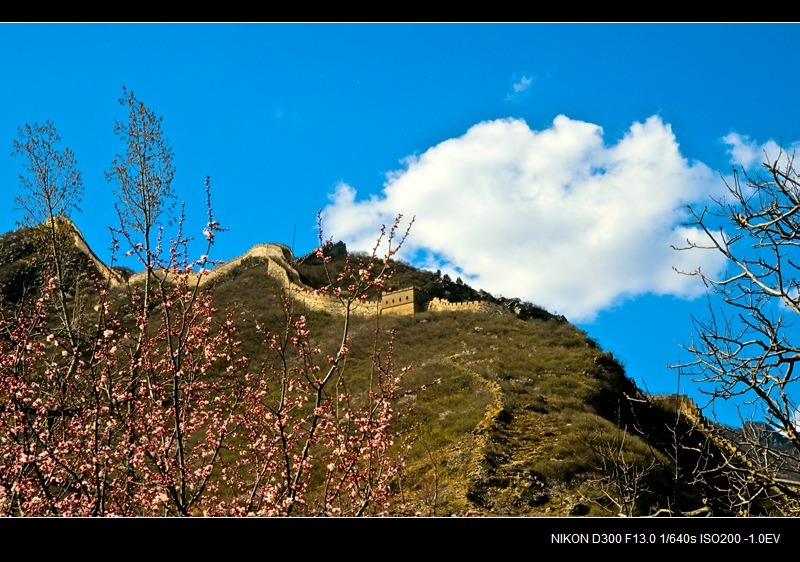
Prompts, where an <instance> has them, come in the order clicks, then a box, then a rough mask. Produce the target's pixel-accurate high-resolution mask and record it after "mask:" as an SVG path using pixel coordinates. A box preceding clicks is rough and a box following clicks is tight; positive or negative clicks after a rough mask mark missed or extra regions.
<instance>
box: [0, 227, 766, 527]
mask: <svg viewBox="0 0 800 562" xmlns="http://www.w3.org/2000/svg"><path fill="white" fill-rule="evenodd" d="M75 232H76V233H77V235H76V236H75V237H74V241H75V242H76V243H75V244H74V245H73V246H72V253H71V254H70V256H71V257H70V260H69V261H70V263H71V264H72V267H73V268H74V270H75V271H78V272H80V275H83V276H87V275H86V274H87V273H89V272H93V273H95V274H96V275H97V276H99V277H105V278H108V279H110V280H111V283H110V287H111V291H112V292H115V291H116V292H118V293H119V294H120V295H122V294H124V293H125V292H127V291H131V290H134V289H132V288H135V286H136V284H137V283H138V281H139V280H140V279H141V274H134V275H129V276H127V279H126V276H125V275H123V274H122V273H121V272H118V271H117V272H115V271H113V270H111V269H109V268H108V267H106V266H105V265H103V264H102V263H100V262H99V260H98V259H97V257H96V256H95V255H94V254H93V253H92V252H91V250H90V249H89V248H88V246H87V245H86V244H85V242H83V237H82V236H80V235H79V231H78V230H77V229H75ZM34 239H35V237H33V236H32V232H31V230H29V229H19V230H16V231H13V232H9V233H6V234H4V235H2V237H0V293H1V294H2V296H3V299H4V301H3V303H4V306H5V307H8V308H7V309H6V310H9V311H10V310H11V308H13V307H14V306H15V304H16V303H18V302H21V301H22V300H23V299H24V298H25V296H26V295H29V294H34V293H35V290H36V287H37V284H38V283H39V282H40V281H41V275H42V271H44V266H45V265H46V260H45V261H43V260H41V259H40V258H37V257H36V256H37V250H36V244H35V243H34ZM333 250H335V251H332V252H331V253H330V254H329V256H330V257H331V260H330V261H329V262H328V263H327V264H325V266H326V267H328V268H329V270H330V271H332V272H333V273H334V276H335V274H336V272H337V271H338V270H337V268H342V267H343V264H344V263H345V260H346V259H348V257H349V254H348V252H347V250H346V248H345V247H344V245H343V244H340V245H337V246H336V247H335V248H334V249H333ZM323 265H324V262H323V261H322V260H320V259H318V258H317V257H315V256H314V255H309V256H305V257H301V258H299V259H298V258H295V257H294V256H293V255H292V254H291V251H290V250H289V249H288V248H287V247H285V246H282V245H278V244H263V245H257V246H254V247H253V248H252V249H251V250H250V251H249V252H248V253H246V254H245V255H243V256H241V257H239V258H236V259H235V260H230V261H229V262H227V263H225V264H223V265H221V266H218V267H217V268H215V269H214V270H213V271H212V273H211V274H210V275H207V276H205V277H204V278H203V279H202V280H201V285H202V286H203V287H205V288H213V302H214V306H215V307H216V308H217V309H218V310H219V311H223V312H230V313H231V314H232V317H234V318H239V319H241V323H240V325H239V328H238V330H239V331H238V335H239V337H240V338H241V339H242V344H241V352H242V354H243V355H245V356H248V357H250V358H251V361H253V362H255V361H254V360H255V359H258V358H260V357H262V356H263V355H264V353H265V352H264V349H263V344H262V341H261V340H260V339H258V338H257V334H256V328H257V327H261V326H265V325H266V326H268V327H271V328H272V329H275V330H278V329H280V327H281V325H282V323H283V322H284V319H283V314H284V309H283V303H282V301H281V294H282V292H283V293H284V294H287V295H288V296H289V298H290V301H291V302H292V303H293V307H294V312H295V313H297V314H302V315H303V316H304V317H305V318H306V319H307V321H308V324H309V326H311V327H313V330H314V332H313V338H314V342H315V343H316V345H318V346H319V347H320V348H321V349H326V348H327V347H331V346H335V343H336V340H337V338H338V337H339V334H340V324H341V318H340V315H341V306H340V303H339V302H338V301H337V300H336V299H334V298H332V297H329V296H326V295H324V294H320V293H319V291H315V289H316V290H318V289H320V288H321V287H322V286H323V285H324V283H325V280H326V279H327V277H326V276H325V275H324V274H323V273H324V269H323ZM395 265H396V273H395V275H394V277H393V278H392V279H391V285H392V286H391V287H390V288H403V287H408V286H416V287H419V288H420V289H421V290H422V291H423V292H424V294H425V295H426V297H427V298H428V299H429V300H430V301H431V302H432V301H433V299H438V300H437V301H436V302H442V303H462V306H453V307H449V308H448V307H447V306H442V307H440V308H439V309H438V310H433V309H431V308H430V307H429V308H423V309H421V310H419V311H418V312H416V313H414V314H397V315H383V314H381V315H379V314H377V311H378V300H379V298H380V297H381V295H380V294H377V293H376V294H373V295H371V298H370V299H369V300H367V301H366V302H365V303H363V304H362V305H360V306H358V307H356V308H354V309H353V311H352V312H353V315H352V318H351V322H352V326H351V331H350V334H351V339H350V341H349V350H350V356H349V358H348V363H347V369H348V370H349V372H350V373H351V374H353V375H354V376H353V378H351V379H350V380H351V381H354V382H351V384H352V385H353V386H352V388H351V389H350V390H351V391H352V392H353V393H354V394H357V393H359V392H366V391H367V388H366V386H365V384H366V383H360V382H358V381H359V380H360V379H359V377H360V374H361V373H368V372H369V370H370V368H371V367H370V362H371V357H372V353H373V349H374V346H375V345H376V343H375V341H376V334H378V335H383V334H386V333H389V332H393V333H394V334H395V335H396V340H395V343H394V347H393V352H394V356H393V361H394V365H396V366H398V368H399V367H400V366H403V367H409V369H408V372H407V373H406V374H405V376H404V378H403V389H404V390H405V392H404V393H402V394H401V395H402V398H401V399H400V401H399V402H398V403H399V405H400V406H399V408H400V410H399V411H400V413H401V414H402V415H401V416H400V417H398V418H397V420H396V423H398V424H400V425H401V426H402V427H404V428H406V429H407V430H408V435H409V436H410V437H412V438H413V439H412V441H411V446H410V449H408V451H407V465H406V469H407V474H406V476H405V478H404V480H403V483H402V494H403V497H404V498H405V499H406V500H407V501H408V502H410V503H411V504H412V505H413V506H414V509H415V511H417V512H418V513H421V514H424V515H437V516H445V515H481V516H550V517H566V516H608V515H618V514H625V515H656V514H661V515H663V514H669V515H714V516H726V515H738V514H741V513H740V512H738V511H736V510H734V508H733V507H732V506H731V503H730V501H729V499H728V498H727V497H726V495H725V494H724V493H721V492H720V490H730V489H732V486H733V484H732V480H731V478H732V476H733V472H732V471H731V472H729V471H730V470H731V468H730V467H728V468H726V459H728V458H729V456H726V452H727V449H726V447H728V446H729V445H730V446H731V447H732V445H731V443H730V442H729V441H727V440H725V438H724V437H723V436H721V435H720V432H719V431H718V430H719V429H720V428H717V427H715V426H713V424H711V423H709V422H708V421H707V420H705V419H704V418H703V417H702V414H701V413H700V412H699V410H698V409H697V407H696V406H695V405H694V404H692V403H691V401H690V400H688V399H687V398H685V397H672V396H648V395H646V394H645V393H643V392H642V391H641V390H640V389H639V388H637V386H636V385H635V383H634V382H633V381H632V380H631V379H630V378H628V377H627V376H626V374H625V371H624V368H623V367H622V366H621V365H620V363H619V362H618V361H617V360H616V359H615V357H614V355H613V351H611V350H604V349H601V348H600V347H599V346H598V345H597V344H596V342H594V341H593V340H592V339H591V338H589V337H588V336H587V335H586V334H585V333H584V332H583V331H581V330H579V329H578V328H576V327H575V326H573V325H572V324H570V323H569V322H568V321H566V319H564V318H563V317H559V316H555V315H552V314H550V313H549V312H547V311H546V310H544V309H543V308H541V307H538V306H535V305H533V304H531V303H525V302H521V301H520V300H519V299H507V298H497V297H494V296H492V295H489V294H487V293H485V292H482V291H476V290H474V289H472V288H471V287H469V286H467V285H466V284H464V283H463V282H461V280H457V281H456V282H453V281H452V280H450V279H449V278H446V276H444V277H443V276H441V275H440V274H438V273H433V272H426V271H422V270H418V269H416V268H414V267H412V266H410V265H408V264H404V263H397V264H395ZM87 287H88V285H87ZM84 290H86V291H89V290H90V288H85V289H84ZM112 301H113V299H112ZM469 303H472V304H473V305H474V306H463V305H464V304H469ZM437 381H440V382H437ZM417 389H424V390H419V391H418V390H417ZM729 431H730V430H729ZM728 435H729V436H730V435H731V434H730V433H729V434H728ZM712 437H713V438H712ZM700 464H703V466H704V469H703V477H702V478H697V477H696V476H697V474H696V470H697V467H698V465H700ZM747 509H748V510H749V512H748V513H750V514H769V513H771V511H770V510H771V509H773V504H772V502H770V501H763V502H757V501H756V502H752V504H751V505H748V506H747Z"/></svg>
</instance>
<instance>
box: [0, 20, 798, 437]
mask: <svg viewBox="0 0 800 562" xmlns="http://www.w3.org/2000/svg"><path fill="white" fill-rule="evenodd" d="M798 39H800V27H798V25H796V24H751V23H740V24H700V23H697V24H681V23H678V24H649V23H639V24H572V23H564V24H512V23H507V24H489V23H484V24H455V23H453V24H434V23H429V24H413V23H404V24H387V23H371V24H340V23H330V24H323V23H312V24H300V23H293V24H288V23H287V24H268V23H262V24H244V23H242V24H235V23H212V24H189V23H187V24H172V23H162V24H115V23H106V24H99V23H98V24H91V23H90V24H17V23H5V24H0V69H1V70H2V77H3V79H2V81H1V82H0V102H1V105H0V107H2V109H0V231H2V232H6V231H8V230H11V229H13V228H15V227H16V223H17V221H18V220H20V219H21V214H20V213H19V212H18V211H16V210H15V208H14V207H15V205H14V197H15V196H16V195H18V193H19V187H18V186H19V182H18V175H19V174H20V172H21V171H22V168H21V164H22V163H21V161H20V160H19V159H18V158H15V157H12V156H11V151H12V148H13V140H14V139H15V138H16V135H17V128H18V127H20V126H22V125H24V124H25V123H36V122H39V123H42V122H44V121H47V120H50V121H53V122H54V124H55V125H56V128H57V130H58V132H59V134H60V135H61V137H62V139H63V145H64V146H68V147H70V148H71V149H72V150H73V151H74V152H75V155H76V158H77V161H78V166H79V168H80V170H81V172H82V174H83V180H84V185H85V193H84V200H83V202H82V205H81V212H79V213H76V214H74V215H73V219H74V221H75V222H76V223H77V225H78V226H79V228H80V229H81V230H82V232H83V233H84V235H85V236H86V238H87V240H88V241H89V244H90V245H91V246H92V248H93V249H94V250H95V252H96V253H97V254H98V255H99V256H100V257H101V258H103V259H108V258H110V252H109V250H108V247H109V244H110V236H109V231H108V227H109V226H116V225H117V219H116V215H115V212H114V207H113V204H114V196H113V191H112V186H111V185H109V184H108V183H107V182H106V180H105V176H104V172H105V171H106V170H108V168H109V167H110V164H111V162H112V160H113V158H114V156H115V155H116V154H118V153H120V152H122V151H123V150H124V147H123V146H122V144H121V141H119V139H118V138H117V137H115V136H114V133H113V127H114V121H115V120H120V121H122V120H124V119H125V117H126V113H125V109H124V108H123V107H122V106H121V105H120V104H119V102H118V100H119V98H120V97H121V95H122V87H123V86H126V87H127V88H128V89H129V90H132V91H133V92H134V93H135V95H136V96H137V97H138V98H139V99H140V100H142V101H143V102H145V103H146V104H147V105H148V107H150V109H152V110H153V111H155V112H156V113H157V114H159V115H161V116H162V117H163V129H164V132H165V135H166V137H167V138H168V140H169V142H170V144H171V145H172V147H173V149H174V152H175V166H176V169H177V174H176V178H175V184H174V187H175V190H176V192H177V196H178V198H179V200H181V201H185V202H186V205H187V207H186V208H187V212H188V214H189V221H188V224H187V229H188V231H189V232H195V231H196V236H197V237H198V239H200V238H202V234H201V231H202V228H203V225H204V221H205V208H204V204H205V194H204V187H203V182H204V179H205V177H206V176H210V178H211V184H212V197H213V207H214V213H215V218H216V219H217V220H219V221H220V222H221V223H222V225H223V227H226V228H228V229H229V230H228V231H227V232H225V233H223V234H221V235H220V236H219V237H218V240H217V244H216V246H215V248H214V254H213V255H212V256H211V257H212V258H216V259H220V260H228V259H231V258H234V257H236V256H238V255H241V254H243V253H245V252H246V251H247V250H248V249H249V248H250V247H252V246H253V245H254V244H257V243H262V242H281V243H284V244H287V245H290V246H292V247H293V249H294V253H295V255H298V256H299V255H303V254H305V253H307V252H309V251H311V250H312V249H313V248H314V247H315V245H316V244H317V231H316V217H317V212H318V211H322V213H323V217H324V226H325V234H326V235H327V236H331V237H333V238H334V239H335V240H339V239H341V240H344V241H345V242H346V243H347V244H348V247H349V248H350V249H351V250H355V249H368V248H369V247H371V244H372V243H373V242H374V240H375V235H376V234H377V232H378V228H379V227H380V225H381V224H382V223H386V222H391V220H392V219H393V218H394V216H396V215H397V214H398V213H402V214H403V215H404V216H405V217H406V218H409V217H412V216H414V217H415V223H414V226H413V228H412V230H411V235H410V238H409V241H408V245H407V247H406V253H405V254H403V255H402V256H401V257H403V258H404V259H406V260H407V261H412V262H414V263H415V264H416V265H419V266H424V267H428V268H432V269H441V270H442V271H443V272H449V273H450V274H451V276H453V277H454V278H455V276H460V277H462V279H463V280H464V281H465V282H467V283H468V284H470V285H471V286H473V287H475V288H476V289H484V290H486V291H488V292H490V293H492V294H495V295H498V296H499V295H502V296H506V297H519V298H522V299H523V300H526V301H530V302H533V303H535V304H539V305H541V306H544V307H545V308H547V309H549V310H551V311H552V312H557V313H560V314H564V315H565V316H566V317H567V318H568V319H569V320H570V321H572V322H573V323H574V324H576V325H577V326H579V327H580V328H581V329H583V330H585V331H586V332H587V333H588V334H589V335H590V336H591V337H593V338H594V339H595V340H597V341H598V342H599V343H600V345H601V346H602V347H603V348H604V349H606V350H608V351H611V352H612V353H614V355H615V356H616V357H618V358H619V359H620V360H621V361H622V362H623V364H624V365H625V367H626V370H627V373H628V375H629V376H630V377H631V378H633V379H634V380H635V381H636V382H637V384H638V385H639V386H640V387H642V388H644V389H646V390H648V391H650V392H651V393H672V392H675V391H676V390H677V389H678V382H679V381H678V378H677V375H676V372H675V371H674V370H672V369H669V368H668V367H667V365H668V364H673V363H676V362H678V361H679V360H681V358H685V354H684V353H683V352H682V351H681V347H680V345H681V344H686V343H688V342H689V341H690V339H691V337H692V326H691V321H690V317H691V315H692V314H703V313H704V309H705V299H704V296H703V295H704V292H703V287H702V285H700V284H699V283H698V282H697V280H696V279H694V278H688V277H685V276H680V275H678V274H676V273H675V272H674V271H673V269H672V267H673V266H677V267H682V268H691V267H694V266H696V265H703V267H704V270H706V271H715V270H719V269H720V268H721V267H722V265H723V264H722V263H721V262H720V261H719V260H718V259H715V258H714V256H712V255H696V253H694V254H692V253H690V252H675V251H674V250H672V249H671V248H670V244H673V243H680V242H681V241H682V240H684V239H685V238H686V237H687V236H689V237H692V236H694V233H693V232H692V231H691V230H686V229H685V228H684V227H683V226H682V223H683V221H684V220H685V219H686V214H685V206H686V205H687V204H692V205H698V206H702V205H703V204H704V203H706V202H708V197H709V196H712V195H718V194H720V193H721V192H722V189H723V188H724V185H723V182H722V178H721V174H729V173H730V171H731V169H732V166H734V165H738V164H743V165H746V166H750V165H752V164H756V165H757V164H758V162H759V160H758V155H759V154H760V151H761V150H762V148H763V147H765V146H774V144H775V143H783V144H784V146H790V145H792V144H793V143H795V141H798V140H800V112H798V111H795V106H796V103H797V102H796V92H797V91H798V89H800V88H798V80H800V60H798V59H797V55H796V47H797V43H798ZM770 143H772V144H770ZM754 158H755V159H754ZM121 263H122V265H130V266H133V265H134V264H127V263H126V262H125V261H122V262H121ZM715 268H716V269H715ZM680 384H681V391H682V392H688V393H690V394H693V395H697V393H696V388H695V386H696V385H694V384H693V383H691V381H687V380H681V381H680ZM697 396H698V401H699V402H701V403H703V399H702V398H701V397H699V395H697ZM717 414H718V415H719V416H720V419H721V420H722V421H726V422H734V421H735V416H734V412H733V410H732V409H730V408H727V409H726V408H718V409H717Z"/></svg>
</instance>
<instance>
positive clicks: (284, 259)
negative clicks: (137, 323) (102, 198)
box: [67, 220, 513, 316]
mask: <svg viewBox="0 0 800 562" xmlns="http://www.w3.org/2000/svg"><path fill="white" fill-rule="evenodd" d="M67 222H68V224H67V227H68V228H70V229H71V231H72V235H73V238H74V241H75V245H76V247H77V248H78V249H79V250H80V251H82V252H83V253H85V254H86V255H87V256H89V257H90V258H91V259H92V260H93V262H94V263H95V265H96V267H97V268H98V269H99V270H100V272H101V273H102V274H103V275H105V277H106V278H107V279H109V282H110V283H111V285H112V286H120V285H123V284H126V283H128V284H130V283H137V282H140V281H143V280H144V279H145V276H146V272H144V271H142V272H139V273H136V274H133V275H131V276H130V277H129V278H128V279H127V280H126V279H124V278H123V276H122V275H121V274H120V273H119V272H118V271H116V270H114V269H113V268H111V267H109V266H107V265H106V264H105V263H103V261H102V260H101V259H99V258H98V257H97V255H96V254H95V253H94V252H93V251H92V249H91V248H90V247H89V244H88V243H87V242H86V240H85V239H84V237H83V234H82V233H81V231H80V230H79V229H78V228H77V227H76V226H75V225H74V224H73V223H72V222H71V221H69V220H67ZM248 259H257V260H263V261H265V262H266V265H267V274H268V275H270V276H271V277H273V278H274V279H276V280H277V281H278V282H279V283H280V285H281V287H283V288H284V289H285V290H286V291H287V292H288V293H289V294H290V295H291V297H292V298H293V299H294V300H295V302H298V303H299V304H301V305H302V306H305V307H307V308H309V309H311V310H315V311H324V312H327V313H330V314H341V313H342V312H343V310H344V308H343V306H342V303H341V302H340V301H339V299H337V298H336V297H334V296H331V295H327V294H322V293H320V292H317V291H314V290H313V289H312V288H310V287H307V286H305V285H304V284H303V283H302V281H301V279H300V275H299V273H298V272H297V269H295V267H294V266H293V265H292V263H293V262H294V261H295V258H294V256H293V255H292V251H291V249H290V248H289V247H288V246H286V245H284V244H278V243H263V244H256V245H255V246H253V247H252V248H250V250H248V251H247V252H246V253H244V254H242V255H240V256H237V257H235V258H233V259H230V260H228V261H226V262H224V263H222V264H219V265H217V266H216V267H213V268H212V269H209V270H208V271H206V272H204V273H203V274H202V277H200V278H199V283H200V285H205V284H207V283H209V282H211V281H214V280H217V279H220V278H221V277H223V276H224V275H226V274H228V273H231V272H232V271H234V270H235V268H237V267H238V266H240V265H241V264H242V263H243V262H245V260H248ZM163 274H164V270H160V271H158V272H156V275H163ZM200 275H201V274H200V273H199V272H194V273H190V274H189V281H190V282H194V281H198V277H199V276H200ZM395 294H403V295H405V294H408V295H410V299H409V300H408V301H407V302H406V303H404V304H405V305H406V306H398V307H395V306H388V305H386V304H385V302H387V301H386V299H387V298H388V299H391V297H392V296H393V295H395ZM382 298H383V301H380V300H378V301H375V300H368V301H365V302H360V301H356V302H353V303H352V305H351V309H350V312H351V313H352V314H355V315H358V316H372V315H374V314H376V312H380V313H387V314H414V313H416V312H422V311H431V312H444V311H458V312H473V313H479V312H483V313H488V314H494V315H500V314H513V313H511V312H510V311H509V310H508V309H506V308H504V307H502V306H501V305H499V304H496V303H491V302H486V301H467V302H450V301H448V300H446V299H441V298H438V297H434V298H431V299H428V298H427V297H425V296H424V295H422V294H420V293H418V292H415V291H414V289H413V288H403V289H400V290H398V291H395V292H392V293H386V294H384V295H382ZM406 298H409V297H406Z"/></svg>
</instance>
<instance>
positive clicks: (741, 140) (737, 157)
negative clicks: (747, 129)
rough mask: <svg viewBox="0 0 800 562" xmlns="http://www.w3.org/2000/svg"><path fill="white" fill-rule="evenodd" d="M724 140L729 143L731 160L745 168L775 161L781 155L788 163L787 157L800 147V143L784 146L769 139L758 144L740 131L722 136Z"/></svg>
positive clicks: (784, 162) (735, 164)
mask: <svg viewBox="0 0 800 562" xmlns="http://www.w3.org/2000/svg"><path fill="white" fill-rule="evenodd" d="M722 141H723V142H724V143H725V144H727V145H728V154H729V155H730V162H731V164H733V165H734V166H741V167H743V168H744V169H745V170H755V169H757V168H760V167H761V165H762V164H763V163H764V162H766V161H768V162H775V160H776V159H778V158H779V157H780V159H781V164H783V165H786V163H787V160H786V159H787V157H788V156H791V155H792V153H793V152H794V151H796V150H797V149H798V148H800V145H799V144H798V143H793V144H790V145H789V146H783V147H782V145H781V144H780V143H778V142H776V141H774V140H772V139H769V140H768V141H767V142H764V143H762V144H758V143H757V142H756V141H754V140H753V139H751V138H750V137H749V136H747V135H740V134H739V133H729V134H727V135H725V136H724V137H722Z"/></svg>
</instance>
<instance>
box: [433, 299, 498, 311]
mask: <svg viewBox="0 0 800 562" xmlns="http://www.w3.org/2000/svg"><path fill="white" fill-rule="evenodd" d="M426 309H427V310H429V311H431V312H437V311H460V312H484V313H487V314H496V315H500V314H510V313H509V311H508V310H506V309H505V308H503V307H502V306H500V305H498V304H495V303H491V302H484V301H466V302H450V301H448V300H445V299H440V298H438V297H435V298H433V299H431V300H430V302H428V305H427V306H426Z"/></svg>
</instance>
